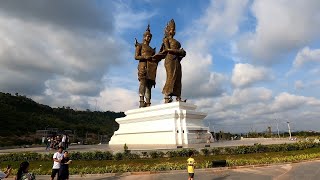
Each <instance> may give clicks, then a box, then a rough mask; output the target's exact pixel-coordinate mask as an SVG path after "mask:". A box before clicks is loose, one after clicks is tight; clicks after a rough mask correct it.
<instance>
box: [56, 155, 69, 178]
mask: <svg viewBox="0 0 320 180" xmlns="http://www.w3.org/2000/svg"><path fill="white" fill-rule="evenodd" d="M70 163H71V160H70V158H69V153H68V151H65V152H64V154H63V158H62V160H61V162H60V169H59V180H66V179H69V164H70Z"/></svg>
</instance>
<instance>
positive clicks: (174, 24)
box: [165, 19, 176, 36]
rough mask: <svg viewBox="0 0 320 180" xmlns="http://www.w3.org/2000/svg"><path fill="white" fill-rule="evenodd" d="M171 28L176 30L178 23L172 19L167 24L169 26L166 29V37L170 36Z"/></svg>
mask: <svg viewBox="0 0 320 180" xmlns="http://www.w3.org/2000/svg"><path fill="white" fill-rule="evenodd" d="M171 28H173V29H176V23H175V22H174V20H173V19H171V20H170V21H169V22H168V23H167V26H166V28H165V35H166V36H168V35H169V31H170V29H171Z"/></svg>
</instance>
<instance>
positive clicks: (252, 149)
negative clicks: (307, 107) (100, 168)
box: [0, 142, 320, 161]
mask: <svg viewBox="0 0 320 180" xmlns="http://www.w3.org/2000/svg"><path fill="white" fill-rule="evenodd" d="M314 147H320V144H318V143H311V142H298V143H292V144H273V145H261V144H255V145H253V146H237V147H217V148H204V149H201V150H200V152H199V151H197V150H194V149H182V150H176V151H167V152H166V153H164V152H162V151H151V152H141V153H139V154H136V153H131V152H130V150H126V151H124V152H123V153H120V152H118V153H116V154H112V153H111V152H108V151H105V152H102V151H95V152H72V153H70V158H71V159H73V160H122V159H139V158H162V157H187V156H188V154H189V152H190V151H192V152H193V153H194V155H198V154H202V155H205V156H209V155H232V154H250V153H264V152H281V151H296V150H304V149H309V148H314ZM52 156H53V154H52V153H49V154H40V153H32V152H29V153H11V154H3V155H0V161H36V160H42V161H48V160H51V159H52Z"/></svg>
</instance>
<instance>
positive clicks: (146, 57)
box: [144, 56, 152, 60]
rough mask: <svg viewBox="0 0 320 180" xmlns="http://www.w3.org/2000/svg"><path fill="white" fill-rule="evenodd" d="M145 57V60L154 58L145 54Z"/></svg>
mask: <svg viewBox="0 0 320 180" xmlns="http://www.w3.org/2000/svg"><path fill="white" fill-rule="evenodd" d="M144 59H145V60H151V59H152V56H144Z"/></svg>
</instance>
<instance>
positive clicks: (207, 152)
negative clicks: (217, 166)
mask: <svg viewBox="0 0 320 180" xmlns="http://www.w3.org/2000/svg"><path fill="white" fill-rule="evenodd" d="M201 153H202V154H203V155H204V156H209V155H210V151H209V149H207V148H204V149H201Z"/></svg>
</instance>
